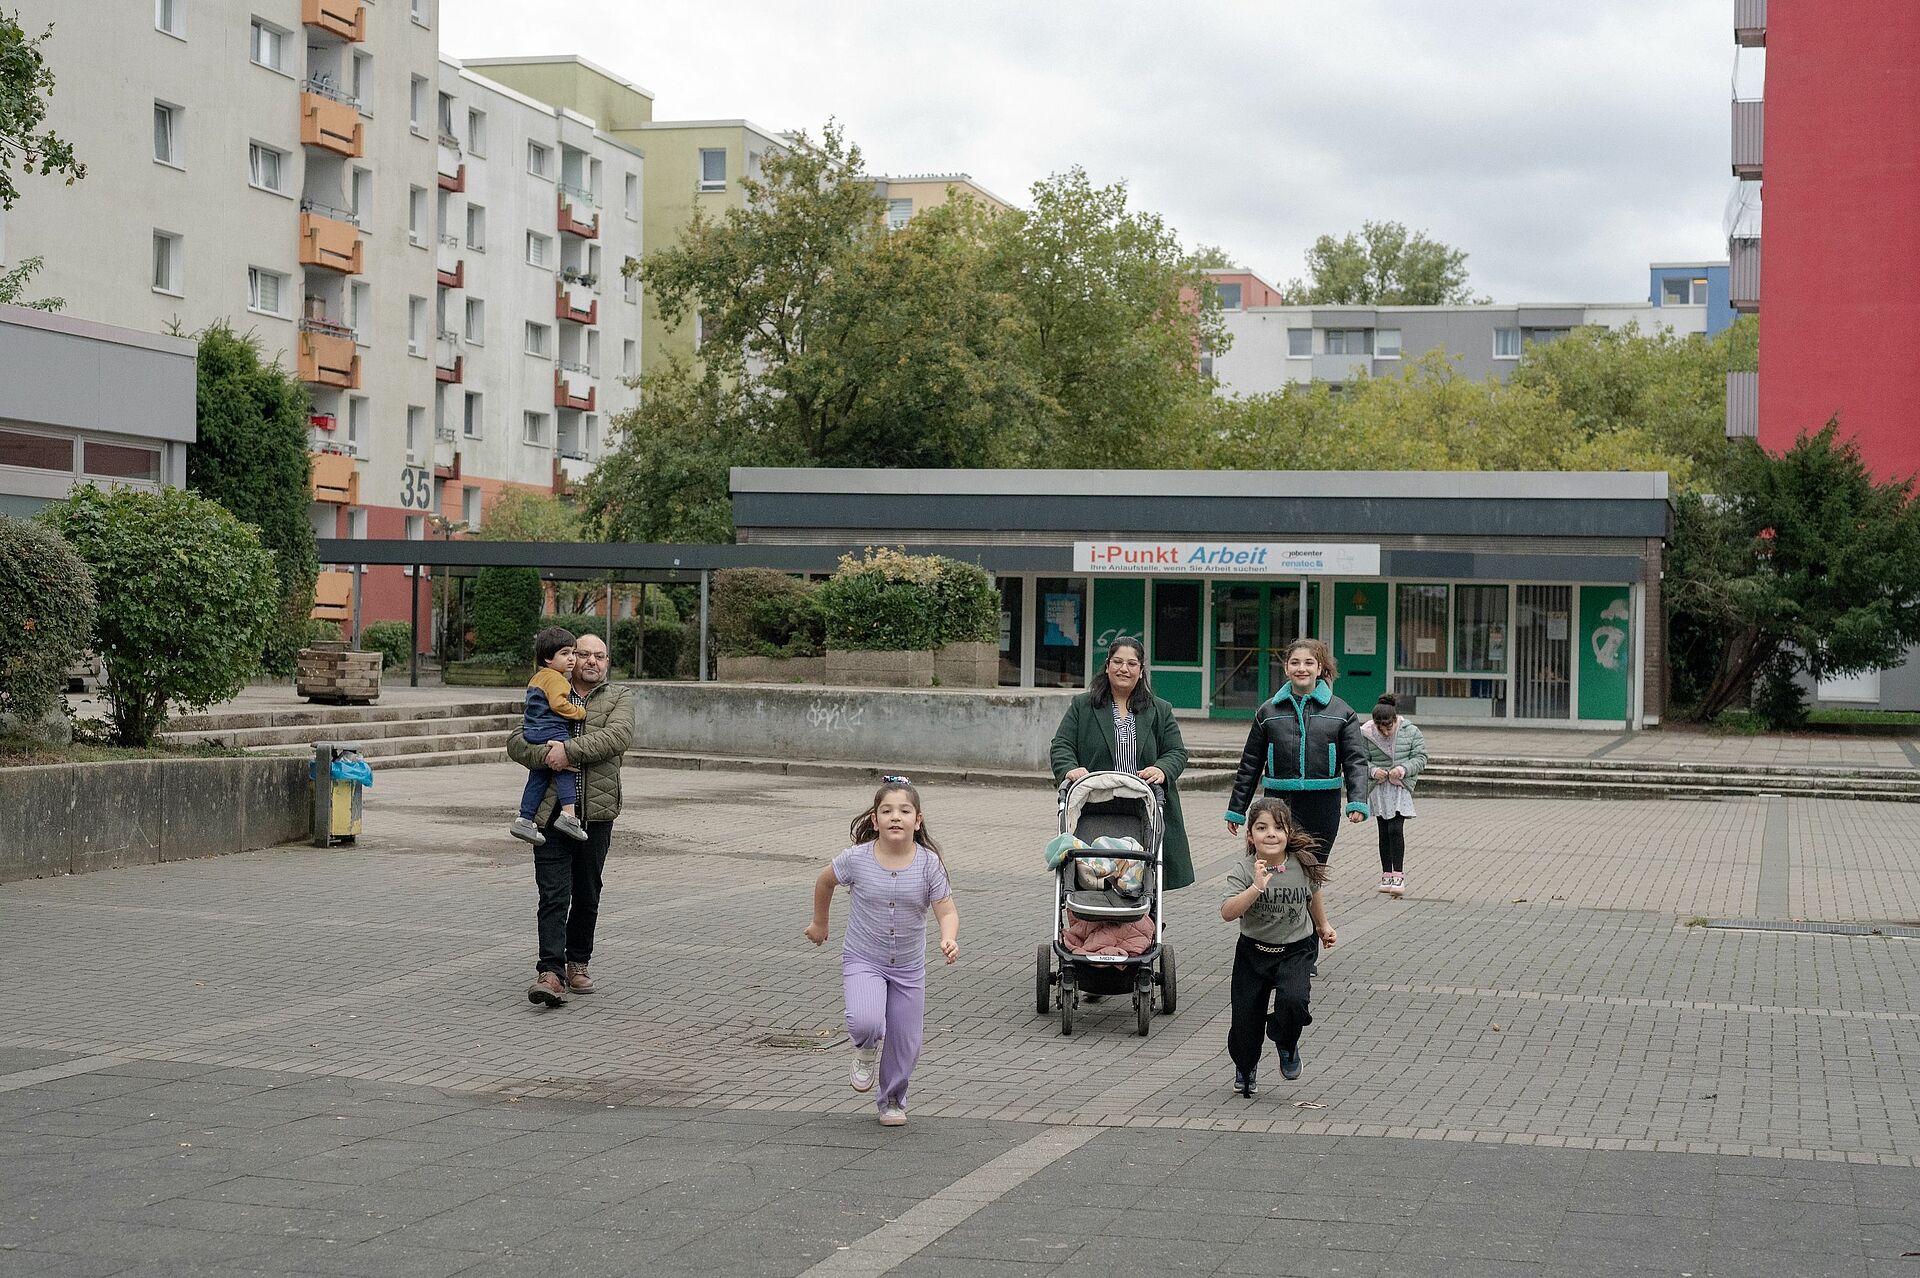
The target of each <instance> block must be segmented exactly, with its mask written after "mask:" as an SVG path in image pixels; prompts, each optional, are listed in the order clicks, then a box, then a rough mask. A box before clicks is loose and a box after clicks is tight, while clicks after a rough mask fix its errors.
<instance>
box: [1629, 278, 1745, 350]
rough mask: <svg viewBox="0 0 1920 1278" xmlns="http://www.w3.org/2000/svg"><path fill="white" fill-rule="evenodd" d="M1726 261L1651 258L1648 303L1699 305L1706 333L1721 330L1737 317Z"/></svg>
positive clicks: (1657, 304)
mask: <svg viewBox="0 0 1920 1278" xmlns="http://www.w3.org/2000/svg"><path fill="white" fill-rule="evenodd" d="M1727 284H1728V278H1727V263H1726V261H1725V260H1724V259H1722V260H1721V261H1718V262H1654V263H1653V264H1651V265H1650V266H1648V267H1647V304H1648V305H1649V306H1653V307H1657V308H1661V309H1674V308H1678V307H1683V306H1698V307H1701V308H1702V310H1701V314H1702V315H1703V316H1704V317H1705V318H1706V329H1705V332H1706V334H1707V336H1708V337H1712V336H1713V335H1714V334H1716V333H1719V332H1722V331H1724V330H1725V329H1726V328H1727V327H1728V326H1729V325H1730V324H1732V323H1733V321H1734V319H1735V318H1736V315H1735V312H1734V309H1733V303H1732V301H1731V300H1730V299H1729V298H1728V296H1727Z"/></svg>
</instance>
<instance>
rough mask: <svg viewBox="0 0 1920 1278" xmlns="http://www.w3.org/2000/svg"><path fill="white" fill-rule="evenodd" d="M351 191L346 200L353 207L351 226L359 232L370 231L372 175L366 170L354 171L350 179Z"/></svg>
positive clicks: (371, 218) (371, 221)
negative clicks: (359, 230) (358, 229)
mask: <svg viewBox="0 0 1920 1278" xmlns="http://www.w3.org/2000/svg"><path fill="white" fill-rule="evenodd" d="M350 181H351V189H350V190H349V191H348V193H347V195H348V200H349V202H350V203H351V204H352V205H353V224H354V225H355V226H357V227H359V228H360V229H361V230H363V231H365V230H370V229H371V228H372V225H373V174H372V172H371V171H369V170H367V169H355V170H354V171H353V177H352V178H351V179H350Z"/></svg>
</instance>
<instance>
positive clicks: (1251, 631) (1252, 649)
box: [1209, 581, 1320, 719]
mask: <svg viewBox="0 0 1920 1278" xmlns="http://www.w3.org/2000/svg"><path fill="white" fill-rule="evenodd" d="M1319 593H1320V592H1319V591H1317V590H1315V591H1312V592H1310V593H1309V595H1308V610H1307V625H1306V632H1307V633H1308V634H1312V633H1313V632H1314V628H1315V625H1316V622H1317V617H1316V613H1317V611H1318V609H1317V607H1315V603H1316V601H1317V596H1318V595H1319ZM1300 629H1301V627H1300V583H1299V582H1297V581H1285V582H1257V583H1251V584H1242V583H1239V582H1224V581H1221V582H1215V583H1214V586H1213V696H1212V698H1211V704H1210V707H1209V708H1210V709H1211V711H1212V713H1213V717H1214V718H1216V719H1251V718H1252V717H1253V712H1254V711H1255V710H1256V709H1258V708H1259V706H1260V703H1261V702H1262V701H1265V700H1267V699H1268V698H1269V697H1271V696H1273V694H1274V693H1276V692H1278V691H1279V690H1280V685H1281V684H1283V683H1285V682H1286V678H1287V676H1286V673H1285V671H1284V669H1283V668H1282V667H1283V666H1284V665H1285V663H1286V652H1285V645H1286V644H1287V642H1288V641H1289V640H1291V639H1294V638H1296V637H1297V636H1298V635H1299V634H1300Z"/></svg>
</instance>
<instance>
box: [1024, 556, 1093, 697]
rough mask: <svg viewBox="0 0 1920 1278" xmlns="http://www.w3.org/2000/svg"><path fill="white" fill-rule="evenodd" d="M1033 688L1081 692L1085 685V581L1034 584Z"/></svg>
mask: <svg viewBox="0 0 1920 1278" xmlns="http://www.w3.org/2000/svg"><path fill="white" fill-rule="evenodd" d="M1032 634H1033V685H1034V687H1036V688H1078V687H1082V686H1084V685H1085V683H1086V671H1087V583H1086V579H1085V578H1084V577H1041V578H1039V579H1038V580H1036V581H1035V582H1034V610H1033V627H1032Z"/></svg>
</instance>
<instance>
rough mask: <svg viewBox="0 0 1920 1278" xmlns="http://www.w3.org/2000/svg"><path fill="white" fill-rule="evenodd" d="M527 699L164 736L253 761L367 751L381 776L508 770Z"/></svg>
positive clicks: (267, 714)
mask: <svg viewBox="0 0 1920 1278" xmlns="http://www.w3.org/2000/svg"><path fill="white" fill-rule="evenodd" d="M520 708H521V699H520V698H519V697H518V696H504V695H502V696H496V697H493V698H491V699H486V700H473V701H445V702H425V703H420V702H416V703H412V704H394V705H384V706H382V705H371V706H302V707H297V708H289V709H285V710H257V711H245V712H236V713H227V714H203V715H187V716H184V717H182V718H180V719H176V720H175V721H174V722H173V725H172V727H171V728H170V730H169V731H168V732H166V733H165V734H164V736H165V739H166V740H168V741H172V742H177V743H183V744H184V743H191V742H199V741H207V742H213V743H215V744H218V745H224V746H230V747H233V748H236V749H241V750H245V751H247V752H248V753H249V754H265V755H286V756H302V755H307V754H310V753H311V752H312V750H313V743H314V742H315V741H347V742H351V743H353V744H354V745H357V746H359V747H360V750H361V752H362V753H363V754H365V755H366V757H367V759H368V760H369V761H370V762H371V763H372V764H373V766H374V768H375V770H377V771H384V770H386V769H388V768H431V767H439V766H444V765H449V764H457V763H502V762H505V761H506V757H507V755H506V750H505V748H504V745H505V742H506V738H507V734H508V733H509V732H512V731H513V730H514V729H515V728H517V727H519V726H520Z"/></svg>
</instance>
